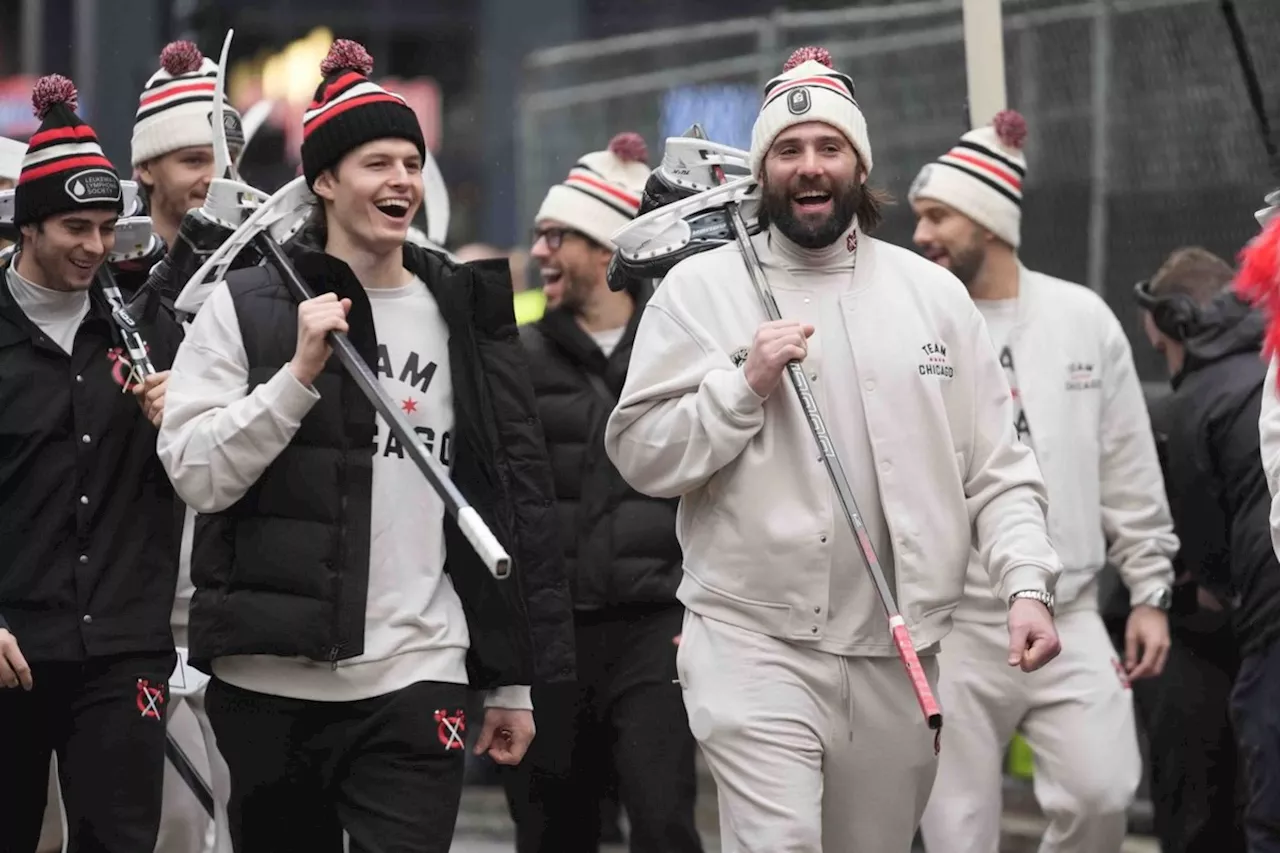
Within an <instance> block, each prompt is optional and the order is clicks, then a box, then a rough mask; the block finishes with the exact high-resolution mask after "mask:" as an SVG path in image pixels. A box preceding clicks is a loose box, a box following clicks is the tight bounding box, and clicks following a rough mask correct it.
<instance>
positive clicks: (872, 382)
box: [863, 379, 876, 391]
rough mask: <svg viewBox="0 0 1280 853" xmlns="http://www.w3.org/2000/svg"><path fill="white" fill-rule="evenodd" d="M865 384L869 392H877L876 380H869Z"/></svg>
mask: <svg viewBox="0 0 1280 853" xmlns="http://www.w3.org/2000/svg"><path fill="white" fill-rule="evenodd" d="M863 384H864V385H866V386H867V390H868V391H874V390H876V381H875V380H874V379H868V380H867V381H866V382H865V383H863Z"/></svg>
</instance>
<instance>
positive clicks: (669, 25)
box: [0, 0, 1280, 380]
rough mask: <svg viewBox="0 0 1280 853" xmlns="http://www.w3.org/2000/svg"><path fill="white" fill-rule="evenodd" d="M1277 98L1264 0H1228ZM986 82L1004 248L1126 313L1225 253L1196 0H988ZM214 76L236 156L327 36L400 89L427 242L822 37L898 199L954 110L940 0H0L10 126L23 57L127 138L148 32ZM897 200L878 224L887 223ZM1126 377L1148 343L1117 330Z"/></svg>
mask: <svg viewBox="0 0 1280 853" xmlns="http://www.w3.org/2000/svg"><path fill="white" fill-rule="evenodd" d="M1237 7H1238V9H1239V13H1240V16H1241V18H1242V21H1243V23H1244V27H1245V31H1246V35H1247V38H1248V42H1249V46H1250V48H1251V49H1252V52H1253V54H1254V59H1255V62H1256V63H1257V64H1258V73H1259V76H1260V78H1261V79H1262V81H1263V85H1264V87H1265V88H1266V96H1267V101H1268V104H1269V105H1270V107H1271V109H1272V111H1273V112H1274V113H1277V114H1280V52H1277V51H1276V50H1275V45H1277V44H1280V0H1237ZM1003 8H1004V16H1005V18H1004V20H1005V49H1006V76H1007V80H1008V85H1009V104H1010V106H1012V107H1015V108H1017V109H1019V110H1021V111H1022V112H1023V113H1024V114H1025V115H1026V117H1027V120H1028V124H1029V126H1030V136H1029V138H1028V141H1027V158H1028V161H1029V175H1028V179H1027V187H1026V193H1027V195H1026V205H1025V217H1024V225H1023V228H1024V238H1023V251H1022V254H1023V257H1024V258H1025V259H1026V260H1027V261H1028V263H1029V264H1031V265H1033V266H1035V267H1037V268H1040V269H1043V270H1045V271H1047V272H1050V273H1053V274H1057V275H1061V276H1064V277H1066V278H1070V279H1073V280H1076V281H1080V282H1083V283H1085V284H1087V285H1088V286H1089V287H1092V288H1094V289H1096V290H1098V291H1100V292H1102V293H1103V294H1105V295H1106V297H1107V299H1108V301H1109V302H1110V303H1111V304H1112V306H1113V308H1115V309H1116V311H1117V313H1118V314H1119V315H1120V317H1121V319H1122V320H1123V321H1124V322H1125V323H1126V324H1127V327H1128V328H1129V331H1130V333H1131V334H1134V335H1136V334H1140V330H1139V329H1138V328H1137V326H1136V321H1135V313H1134V311H1133V309H1132V306H1131V304H1130V301H1129V291H1130V288H1131V286H1132V283H1133V282H1134V281H1135V280H1137V279H1139V278H1141V277H1144V276H1146V275H1148V274H1149V273H1150V272H1152V271H1153V270H1154V269H1155V268H1156V266H1157V265H1158V264H1159V262H1160V260H1162V259H1163V257H1164V256H1165V255H1166V254H1167V253H1168V252H1169V251H1170V250H1171V249H1172V248H1174V247H1176V246H1179V245H1184V244H1200V245H1204V246H1205V247H1206V248H1208V249H1210V250H1212V251H1214V252H1217V253H1219V254H1221V255H1223V256H1225V257H1233V256H1234V255H1235V253H1236V251H1237V250H1238V249H1239V248H1240V247H1241V245H1243V243H1244V242H1245V240H1247V239H1248V237H1249V236H1250V235H1251V234H1252V233H1253V232H1254V231H1255V230H1256V223H1255V222H1254V220H1253V218H1252V215H1251V214H1252V211H1253V210H1254V209H1256V208H1257V207H1258V206H1260V204H1259V203H1260V201H1261V197H1262V195H1263V193H1264V192H1265V191H1266V190H1267V189H1270V188H1271V187H1270V185H1269V181H1270V180H1271V178H1270V177H1269V175H1268V170H1267V161H1266V151H1265V149H1264V147H1263V144H1262V141H1261V135H1260V133H1259V129H1258V125H1257V122H1256V120H1255V117H1254V115H1253V113H1252V112H1251V111H1250V109H1249V105H1248V100H1247V96H1246V92H1245V87H1244V84H1243V78H1242V75H1241V71H1240V68H1239V66H1238V64H1237V62H1236V60H1235V55H1234V52H1233V49H1232V46H1231V41H1230V34H1229V32H1228V30H1227V27H1226V25H1225V23H1224V19H1223V16H1222V14H1221V11H1220V8H1219V3H1218V2H1217V0H1004V3H1003ZM229 27H233V28H235V31H236V37H235V42H234V45H233V49H232V74H231V79H230V94H231V96H232V98H233V100H234V102H235V103H236V105H237V106H238V107H239V108H240V109H241V110H242V111H243V110H248V109H249V108H250V107H251V106H252V105H253V104H255V103H257V102H258V101H260V100H262V99H264V98H265V99H269V100H271V101H272V102H273V106H272V108H271V113H270V116H269V118H268V120H267V123H266V124H265V125H264V129H263V131H262V132H261V133H260V134H259V136H258V137H256V138H255V141H254V143H253V145H252V146H251V147H250V151H249V154H248V156H247V158H246V169H245V171H246V173H247V174H248V175H249V176H250V177H251V178H252V179H253V180H254V181H255V182H257V183H258V184H260V185H263V186H265V187H268V188H274V187H275V186H278V185H279V184H281V183H283V182H284V181H285V180H287V179H288V178H289V177H291V176H292V175H293V174H294V173H295V169H296V147H297V143H298V133H299V124H300V115H301V110H302V109H303V107H304V106H305V103H306V102H307V101H308V100H309V99H310V97H311V94H312V92H313V90H314V87H315V84H316V83H317V82H318V79H319V74H318V70H317V65H318V63H319V59H320V58H321V57H322V56H323V55H324V52H325V50H326V49H327V46H328V43H329V41H330V40H331V39H332V38H333V37H346V38H354V39H357V40H360V41H362V42H364V43H365V44H366V45H367V46H368V47H369V49H370V51H371V52H372V54H373V56H374V57H375V60H376V63H377V65H376V67H375V70H374V76H375V77H377V78H378V79H380V80H381V81H383V82H384V83H387V84H389V85H391V86H392V87H393V88H396V89H397V90H399V91H401V92H403V93H404V94H405V95H406V97H408V98H409V100H410V102H411V103H412V105H413V106H414V108H415V110H416V111H417V112H418V115H419V117H420V119H421V120H422V123H423V127H424V130H425V131H426V135H427V138H428V140H429V144H430V145H431V148H432V151H433V153H434V154H435V156H436V159H437V160H438V161H439V164H440V168H441V170H442V171H443V173H444V176H445V179H446V181H447V182H448V184H449V188H450V195H451V201H452V205H453V213H454V215H453V220H452V224H451V227H450V240H449V243H450V246H451V247H457V246H461V245H463V244H466V243H472V242H484V243H489V244H492V245H495V246H500V247H514V246H519V245H521V244H522V243H523V242H526V241H527V234H528V229H529V226H530V225H531V224H532V223H531V217H532V216H533V214H534V212H535V210H536V209H537V205H538V203H539V201H540V200H541V198H542V195H543V193H544V192H545V191H546V189H547V187H548V186H550V185H551V184H552V183H555V182H557V181H559V180H561V179H562V178H563V177H564V174H565V173H566V172H567V170H568V168H569V166H570V165H571V164H572V163H573V161H574V160H575V159H576V158H577V157H578V156H580V155H581V154H582V153H584V152H586V151H591V150H598V149H600V148H602V147H603V146H604V145H605V143H606V142H607V141H608V140H609V138H610V137H611V136H612V135H613V134H614V133H616V132H618V131H621V130H635V131H638V132H640V133H641V134H642V135H644V137H645V138H646V139H647V140H648V141H649V145H650V151H651V158H656V157H658V156H660V154H661V148H662V143H661V140H662V139H663V138H664V137H665V136H668V135H672V134H676V133H680V132H681V131H683V130H684V129H685V128H686V127H687V126H688V125H689V124H690V123H691V122H693V121H701V122H702V123H703V124H704V126H706V128H707V129H708V131H709V132H710V135H711V137H712V138H713V139H716V140H717V141H722V142H726V143H730V144H736V145H740V146H744V147H745V146H746V145H747V142H748V139H749V134H750V128H751V122H752V121H753V120H754V117H755V113H756V110H757V107H758V104H759V98H760V86H761V85H762V83H763V82H764V81H765V80H767V79H768V78H769V77H771V76H772V75H773V74H775V73H776V72H777V71H778V70H779V68H780V66H781V64H782V62H783V60H784V59H785V58H786V56H787V55H788V54H789V53H790V51H791V50H793V49H794V48H795V47H798V46H800V45H803V44H811V43H816V44H822V45H824V46H826V47H827V48H828V49H830V51H831V53H832V54H833V56H834V57H835V59H836V62H837V64H838V65H839V67H840V68H841V70H844V71H847V72H848V73H850V74H851V76H852V77H853V79H854V81H855V83H856V85H857V92H858V98H859V102H860V104H861V106H862V108H863V110H864V112H865V113H866V115H867V119H868V122H869V126H870V132H871V140H872V146H873V149H874V151H875V154H876V158H875V159H876V168H875V174H874V175H873V183H875V184H877V185H879V186H881V187H883V188H885V189H887V190H889V191H890V192H891V193H892V194H893V195H894V196H895V197H897V198H898V199H900V200H902V199H904V197H905V194H906V190H907V187H908V186H909V184H910V181H911V179H912V178H913V177H914V175H915V174H916V172H917V171H918V169H919V168H920V166H921V165H923V164H924V163H925V162H928V161H929V160H931V159H933V158H934V157H936V156H938V154H939V153H941V152H942V151H943V150H944V149H945V148H946V147H948V146H949V145H950V144H951V143H952V142H953V141H954V140H955V139H956V138H957V137H958V136H959V135H960V134H961V133H962V132H963V131H965V130H966V129H968V125H967V118H966V106H965V72H964V67H965V66H964V48H963V43H962V36H961V12H960V0H843V1H842V2H840V1H838V0H804V2H802V3H801V2H791V3H788V2H787V0H733V2H730V0H697V2H688V0H473V2H461V0H412V2H410V1H409V0H359V2H350V0H0V134H4V135H10V136H15V137H18V138H24V137H25V135H26V134H28V133H30V131H31V130H32V129H33V127H34V119H33V118H32V116H31V114H30V106H29V92H30V84H31V81H32V79H33V78H34V76H36V75H39V74H42V73H49V72H60V73H64V74H69V75H70V76H72V77H73V78H74V79H75V80H76V82H77V84H78V85H79V86H80V89H81V112H82V114H84V115H86V117H87V118H88V119H89V120H90V121H92V122H93V124H94V126H95V127H96V128H97V130H98V132H99V134H100V136H101V137H102V139H103V143H104V147H105V148H106V150H107V153H108V156H109V157H111V158H112V160H113V161H114V162H115V163H117V164H118V165H123V164H127V162H128V145H129V134H130V130H131V127H132V123H133V114H134V110H135V108H136V103H137V101H136V99H137V95H138V92H139V91H140V90H141V88H142V85H143V84H144V82H145V81H146V79H147V77H148V76H149V75H150V74H151V73H152V72H153V71H154V70H155V68H156V65H157V55H158V52H159V50H160V48H161V47H162V46H163V45H164V44H165V43H166V42H167V41H169V40H171V39H173V38H191V39H193V40H195V41H197V42H198V43H199V44H200V46H201V48H202V49H203V50H204V51H205V53H206V54H209V55H212V56H214V57H216V56H217V53H218V51H219V48H220V46H221V44H222V39H223V37H224V35H225V33H226V30H227V28H229ZM911 228H912V219H911V215H910V211H909V209H908V208H907V206H906V204H905V202H902V203H900V204H898V205H897V206H896V207H895V208H893V209H892V210H891V211H890V215H889V217H888V221H887V223H886V226H885V227H884V229H883V231H882V233H881V236H883V237H885V238H887V239H889V240H892V241H894V242H900V243H905V242H908V241H909V238H910V232H911ZM1135 350H1136V354H1137V356H1138V359H1139V367H1140V371H1141V373H1142V375H1143V378H1144V379H1148V380H1158V379H1160V378H1162V377H1161V366H1160V364H1158V363H1157V362H1156V361H1155V359H1154V357H1153V354H1152V353H1150V352H1149V351H1148V348H1147V347H1145V346H1144V347H1136V348H1135Z"/></svg>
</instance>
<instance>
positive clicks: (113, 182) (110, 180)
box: [66, 169, 120, 204]
mask: <svg viewBox="0 0 1280 853" xmlns="http://www.w3.org/2000/svg"><path fill="white" fill-rule="evenodd" d="M66 190H67V195H69V196H71V197H72V198H73V199H75V200H76V201H78V202H80V203H81V204H91V203H96V202H103V201H119V200H120V179H119V178H117V177H116V174H115V172H112V171H111V170H109V169H85V170H84V171H83V172H76V173H75V174H74V175H72V176H71V177H69V178H67V183H66Z"/></svg>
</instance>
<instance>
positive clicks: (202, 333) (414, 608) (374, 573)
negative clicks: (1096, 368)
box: [158, 278, 532, 708]
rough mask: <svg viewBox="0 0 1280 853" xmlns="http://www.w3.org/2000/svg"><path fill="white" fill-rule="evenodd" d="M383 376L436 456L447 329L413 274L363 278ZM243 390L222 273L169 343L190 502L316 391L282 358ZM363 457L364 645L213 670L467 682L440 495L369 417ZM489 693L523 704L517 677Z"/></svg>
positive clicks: (283, 688) (265, 449)
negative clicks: (368, 475)
mask: <svg viewBox="0 0 1280 853" xmlns="http://www.w3.org/2000/svg"><path fill="white" fill-rule="evenodd" d="M366 293H367V294H368V296H369V301H370V304H371V305H372V309H373V317H374V325H375V328H376V329H377V336H378V343H379V356H378V365H377V368H378V369H377V373H378V376H379V379H380V380H381V382H382V385H383V388H385V389H386V391H387V393H388V394H390V395H391V397H392V399H393V400H394V401H396V402H397V403H398V404H399V405H400V407H401V410H402V411H403V412H404V414H405V416H406V417H407V418H408V419H409V421H410V422H411V423H412V424H413V425H414V427H415V430H416V431H417V433H418V435H419V436H420V437H421V440H422V441H423V443H424V444H425V445H426V447H427V449H428V451H430V452H431V453H432V454H433V455H434V456H435V457H436V458H437V459H438V460H440V461H441V463H443V464H445V465H448V464H449V461H450V458H451V434H452V431H453V427H454V415H453V389H452V386H451V382H450V370H449V357H448V344H449V332H448V327H447V326H446V324H445V322H444V319H443V317H442V316H441V315H440V311H439V308H438V306H437V305H436V302H435V299H434V298H433V297H432V296H431V292H430V290H429V289H428V288H427V286H426V284H425V283H423V282H422V281H421V280H420V279H417V278H415V279H414V280H413V281H412V282H410V283H409V284H407V285H405V286H403V287H397V288H369V289H367V290H366ZM246 391H247V365H246V358H245V354H244V346H243V343H242V341H241V339H240V332H239V323H238V321H237V318H236V310H235V304H234V303H233V302H232V299H231V294H230V291H229V290H228V289H227V288H226V286H225V285H219V286H218V288H217V289H215V290H214V291H213V293H212V294H211V295H210V297H209V299H208V301H206V302H205V304H204V305H203V307H202V308H201V310H200V313H199V314H197V315H196V319H195V322H194V323H193V324H192V327H191V330H190V332H189V334H188V336H187V338H186V340H185V341H184V343H183V345H182V347H181V348H180V349H179V351H178V355H177V358H176V359H175V361H174V367H173V373H172V374H171V377H170V380H169V388H168V392H167V394H166V406H165V419H164V423H163V426H162V429H161V435H160V439H159V443H158V448H159V453H160V458H161V460H162V461H163V462H164V464H165V467H166V469H167V470H168V471H169V475H170V477H171V479H172V480H173V482H174V486H175V488H177V490H178V492H179V494H180V495H182V497H183V498H184V500H187V501H188V503H191V504H193V505H194V506H195V508H196V510H197V511H202V512H216V511H218V510H220V509H222V508H224V507H225V506H228V505H230V504H231V503H234V502H235V501H236V500H238V499H239V498H240V497H241V496H242V495H243V494H244V492H245V491H247V489H248V488H249V486H250V485H251V484H252V483H253V482H255V481H256V480H257V478H258V477H260V476H261V474H262V472H263V471H264V470H266V467H267V466H268V465H270V464H271V462H272V461H273V460H274V459H275V458H276V456H277V455H279V453H280V451H281V450H282V449H283V448H284V447H285V446H286V445H287V444H288V442H289V441H290V440H291V439H292V437H293V435H294V433H295V432H296V431H297V429H298V426H299V425H300V424H301V421H302V419H303V418H304V417H305V416H306V414H307V413H308V412H309V411H310V409H311V407H312V406H313V405H314V404H315V402H316V400H318V399H319V397H318V395H317V394H316V393H315V392H314V391H313V390H312V389H310V388H307V387H305V386H303V385H302V384H301V383H299V382H298V381H297V380H296V379H294V377H293V374H292V373H290V372H289V370H288V367H287V365H286V366H285V367H282V368H281V370H280V372H279V373H277V374H276V376H275V377H274V378H273V379H272V380H270V381H269V382H267V383H266V384H264V385H262V386H260V387H259V388H257V389H255V391H254V392H253V393H252V394H246ZM376 441H377V448H376V450H375V453H374V462H373V497H372V509H371V513H372V524H371V530H370V553H369V587H368V598H367V604H366V611H365V642H364V648H365V651H364V653H363V654H362V655H360V656H358V657H355V658H352V659H350V660H345V661H339V662H338V665H337V668H336V669H334V668H333V667H332V666H331V665H330V664H329V663H327V662H323V663H322V662H316V661H311V660H307V659H304V658H300V657H299V658H284V657H276V656H270V655H245V656H234V657H225V658H219V659H216V660H215V661H214V663H213V668H214V672H215V673H216V675H217V676H218V677H219V678H221V679H223V680H224V681H227V682H228V683H230V684H234V685H236V686H237V687H241V688H243V689H246V690H253V691H257V692H261V693H269V694H272V695H276V696H285V697H289V698H295V699H305V700H311V701H356V700H359V699H367V698H371V697H375V696H381V695H384V694H387V693H391V692H393V691H396V690H400V689H403V688H405V687H408V686H409V685H411V684H414V683H416V682H419V681H440V682H447V683H455V684H466V683H467V671H466V652H467V648H468V647H469V643H470V638H469V634H468V631H467V622H466V615H465V613H464V612H463V609H462V602H461V600H460V599H459V597H458V594H457V592H456V591H455V590H454V588H453V584H452V582H451V581H450V579H449V577H448V575H446V574H445V573H444V561H445V545H444V534H443V523H444V505H443V503H442V502H441V501H440V498H439V497H438V496H437V495H436V493H435V491H434V490H433V489H432V488H431V486H430V485H429V484H428V483H427V481H426V479H425V478H424V477H423V476H422V474H421V473H420V472H419V471H418V469H417V467H416V466H415V465H414V463H413V462H412V460H411V459H410V458H409V457H408V455H407V454H406V453H405V452H404V450H403V448H402V447H401V446H400V444H399V442H398V440H397V439H396V438H395V436H394V435H393V434H392V433H391V432H390V430H389V429H388V428H387V425H386V423H385V422H383V420H382V418H381V417H380V416H379V417H378V419H377V439H376ZM486 704H487V705H488V706H497V707H505V708H531V707H532V703H531V701H530V699H529V688H528V687H505V688H500V689H499V690H495V691H493V692H492V693H491V694H490V696H489V698H488V700H487V702H486Z"/></svg>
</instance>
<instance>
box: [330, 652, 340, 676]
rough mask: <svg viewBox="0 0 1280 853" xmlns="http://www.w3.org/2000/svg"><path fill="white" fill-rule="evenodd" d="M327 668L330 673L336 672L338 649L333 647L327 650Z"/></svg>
mask: <svg viewBox="0 0 1280 853" xmlns="http://www.w3.org/2000/svg"><path fill="white" fill-rule="evenodd" d="M329 667H330V669H332V671H334V672H337V671H338V647H337V646H334V647H333V648H331V649H329Z"/></svg>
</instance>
